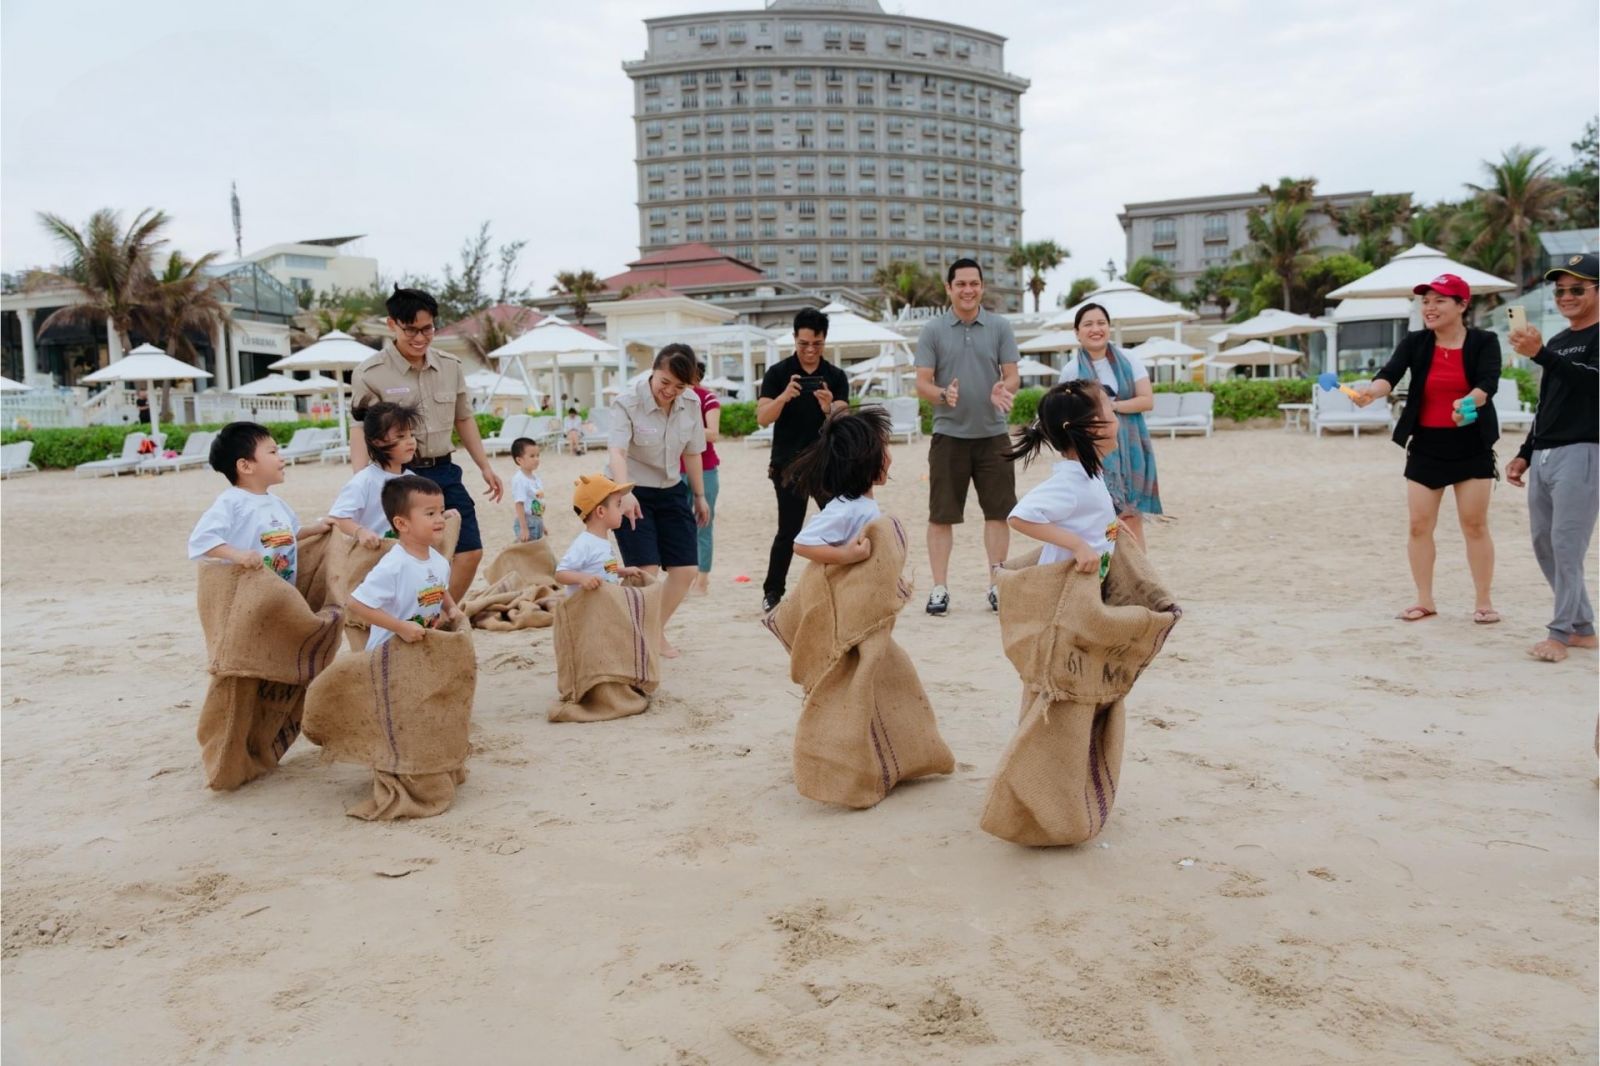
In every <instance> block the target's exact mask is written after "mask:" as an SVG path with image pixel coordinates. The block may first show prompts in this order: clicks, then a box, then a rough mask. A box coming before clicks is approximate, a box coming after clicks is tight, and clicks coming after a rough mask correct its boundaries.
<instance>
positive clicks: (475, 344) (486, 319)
mask: <svg viewBox="0 0 1600 1066" xmlns="http://www.w3.org/2000/svg"><path fill="white" fill-rule="evenodd" d="M528 314H529V312H528V310H527V309H526V308H523V309H522V310H519V311H518V312H517V313H516V314H514V315H512V316H511V318H510V319H509V320H508V321H506V322H504V323H502V322H500V321H499V320H498V319H496V318H495V317H494V315H492V314H490V313H489V312H488V311H484V312H482V313H481V314H480V315H479V316H478V318H479V321H478V328H477V330H476V331H475V332H473V333H468V334H466V335H465V336H464V337H463V338H462V339H463V340H465V341H466V342H467V347H468V348H469V349H471V351H472V354H473V355H475V356H477V357H478V359H479V360H481V361H482V362H483V364H484V365H485V366H488V365H489V353H490V352H492V351H495V350H496V349H499V348H504V347H505V346H506V345H508V344H510V343H511V342H512V341H513V340H515V339H516V338H518V337H520V336H522V335H523V334H524V333H526V332H527V328H526V327H525V326H523V322H524V321H526V320H527V317H528Z"/></svg>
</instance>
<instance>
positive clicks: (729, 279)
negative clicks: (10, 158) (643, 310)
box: [605, 243, 766, 292]
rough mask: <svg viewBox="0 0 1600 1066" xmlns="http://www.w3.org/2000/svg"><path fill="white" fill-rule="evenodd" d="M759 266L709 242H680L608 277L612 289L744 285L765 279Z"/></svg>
mask: <svg viewBox="0 0 1600 1066" xmlns="http://www.w3.org/2000/svg"><path fill="white" fill-rule="evenodd" d="M765 280H766V275H765V274H763V273H762V272H761V270H760V268H758V267H754V266H751V265H750V264H749V263H746V262H744V261H743V260H740V259H735V258H734V257H733V256H731V255H724V254H722V253H721V252H719V251H717V250H716V249H715V248H713V247H711V246H710V245H709V244H699V243H696V244H680V245H678V246H676V247H673V248H663V249H662V250H661V251H659V252H651V253H650V254H649V255H646V256H642V257H641V258H639V259H635V260H634V261H633V262H631V263H629V264H628V269H627V270H626V271H624V272H623V273H621V274H613V275H612V276H611V277H609V278H606V280H605V284H606V290H607V291H608V292H621V291H622V290H623V289H626V288H628V287H630V286H632V287H634V288H663V289H685V288H694V287H697V286H701V285H740V284H749V283H752V282H760V281H765Z"/></svg>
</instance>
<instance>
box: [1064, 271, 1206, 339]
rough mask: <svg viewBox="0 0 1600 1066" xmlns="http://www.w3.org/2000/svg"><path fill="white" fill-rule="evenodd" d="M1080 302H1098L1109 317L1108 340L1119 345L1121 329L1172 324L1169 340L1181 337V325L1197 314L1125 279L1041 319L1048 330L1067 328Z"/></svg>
mask: <svg viewBox="0 0 1600 1066" xmlns="http://www.w3.org/2000/svg"><path fill="white" fill-rule="evenodd" d="M1084 304H1099V305H1100V306H1101V307H1104V308H1105V309H1106V314H1107V315H1109V316H1110V317H1111V339H1112V341H1113V342H1114V343H1115V344H1117V345H1118V346H1119V347H1120V346H1121V345H1122V331H1123V330H1124V329H1152V328H1156V327H1160V326H1165V325H1171V326H1172V339H1173V340H1178V341H1181V340H1182V339H1183V324H1184V323H1185V322H1192V321H1193V320H1194V319H1196V318H1199V317H1200V316H1199V315H1197V314H1195V313H1194V312H1193V311H1191V310H1189V309H1188V308H1186V307H1183V306H1180V305H1179V304H1173V303H1167V302H1166V301H1165V300H1158V299H1156V298H1155V297H1154V296H1151V295H1150V294H1149V293H1147V292H1144V291H1143V290H1141V289H1139V288H1137V287H1135V286H1133V285H1130V284H1129V283H1128V282H1126V281H1112V282H1107V283H1106V284H1105V285H1102V286H1100V288H1098V289H1096V290H1094V291H1093V292H1091V293H1090V294H1089V295H1088V296H1085V297H1084V298H1083V299H1082V300H1080V301H1078V302H1077V303H1075V304H1073V305H1072V306H1071V307H1069V308H1067V309H1066V310H1064V311H1062V312H1061V313H1060V314H1059V315H1056V316H1055V317H1054V318H1052V319H1049V320H1047V321H1046V322H1045V326H1046V327H1047V328H1049V329H1069V328H1071V326H1072V319H1073V317H1074V316H1075V315H1076V314H1077V313H1078V308H1080V307H1082V306H1083V305H1084Z"/></svg>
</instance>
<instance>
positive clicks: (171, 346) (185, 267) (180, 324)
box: [133, 252, 229, 419]
mask: <svg viewBox="0 0 1600 1066" xmlns="http://www.w3.org/2000/svg"><path fill="white" fill-rule="evenodd" d="M218 254H219V253H217V252H207V253H206V254H205V255H202V256H201V257H200V258H199V259H196V260H194V261H193V262H191V261H189V260H188V259H185V258H184V256H183V254H182V253H181V252H173V253H172V255H171V256H169V257H168V259H167V266H166V269H165V270H164V271H163V272H162V273H161V275H160V276H159V277H157V278H154V279H152V282H151V286H150V288H149V290H148V294H147V295H146V296H145V298H144V300H143V301H142V302H141V304H140V306H139V307H138V308H137V309H135V311H134V313H133V322H134V324H135V325H136V326H137V327H138V329H139V332H140V333H143V334H144V335H145V336H147V337H149V338H150V339H152V340H154V341H155V342H156V343H157V344H159V345H160V346H161V347H162V348H163V349H165V350H166V352H167V354H168V355H170V356H172V357H173V358H174V359H181V360H183V361H184V362H186V363H189V364H190V365H194V366H198V365H199V363H200V353H199V352H198V351H196V350H195V346H194V341H193V340H191V339H190V335H191V334H195V333H198V334H200V335H201V336H202V337H212V336H215V335H216V331H217V328H218V327H219V326H221V325H223V324H224V323H225V322H227V320H228V309H227V308H226V307H224V306H223V302H224V301H225V300H227V299H228V296H229V294H228V285H227V283H226V282H225V281H223V280H222V279H221V278H217V277H213V276H212V275H211V274H208V273H207V272H206V268H207V267H209V266H210V265H211V264H212V263H214V262H215V261H216V259H217V256H218ZM221 357H222V355H221V353H220V352H219V353H217V358H218V359H220V358H221ZM171 405H172V383H171V382H168V381H163V382H162V383H161V417H162V418H163V419H170V418H171V417H172V406H171Z"/></svg>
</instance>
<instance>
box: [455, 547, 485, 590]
mask: <svg viewBox="0 0 1600 1066" xmlns="http://www.w3.org/2000/svg"><path fill="white" fill-rule="evenodd" d="M482 561H483V549H481V548H480V549H478V550H477V551H474V552H456V554H455V558H453V559H451V560H450V598H451V599H452V600H454V601H455V602H457V603H460V602H461V601H462V600H463V599H464V598H466V595H467V590H468V589H470V588H471V587H472V579H473V578H475V577H477V576H478V564H479V563H480V562H482Z"/></svg>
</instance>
